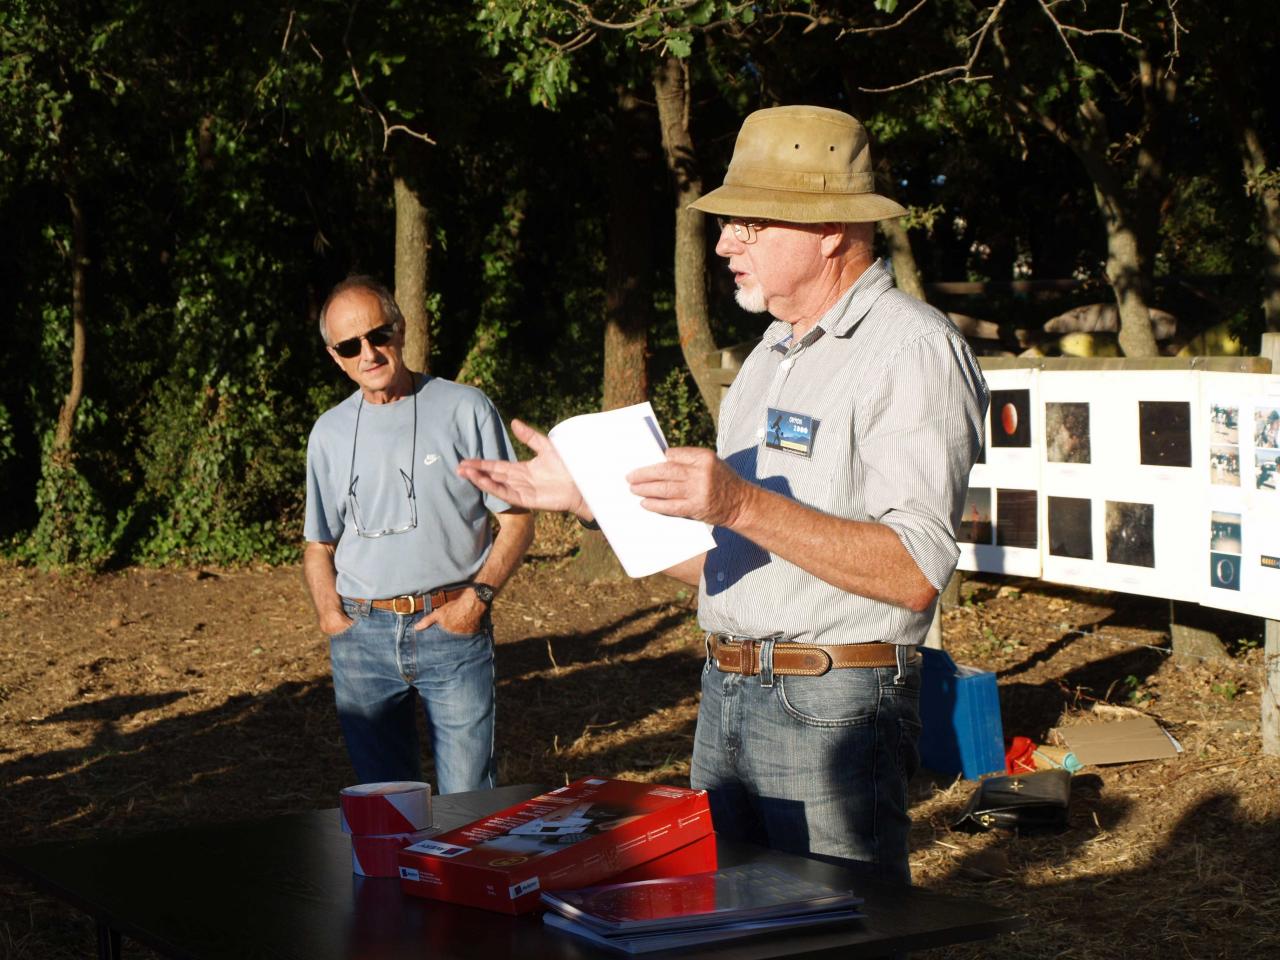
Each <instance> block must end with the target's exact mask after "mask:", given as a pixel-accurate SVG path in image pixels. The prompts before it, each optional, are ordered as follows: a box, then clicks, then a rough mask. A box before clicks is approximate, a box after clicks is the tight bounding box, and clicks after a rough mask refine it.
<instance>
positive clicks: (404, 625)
mask: <svg viewBox="0 0 1280 960" xmlns="http://www.w3.org/2000/svg"><path fill="white" fill-rule="evenodd" d="M342 609H343V610H344V611H345V612H346V614H347V616H349V617H351V618H352V620H353V623H352V624H351V626H350V627H349V628H347V629H346V630H344V631H343V632H342V633H338V634H335V635H334V636H332V637H330V638H329V661H330V663H331V664H332V665H333V692H334V699H335V700H336V701H337V705H338V721H339V723H341V725H342V736H343V739H344V740H345V741H346V744H347V754H348V756H350V758H351V765H352V766H353V767H355V771H356V779H357V781H358V782H359V783H374V782H377V781H382V780H421V779H422V758H421V749H420V747H419V744H418V728H417V723H416V719H415V713H414V711H415V705H414V700H415V699H416V697H415V693H416V694H417V696H420V697H421V698H422V705H423V708H424V709H425V711H426V715H427V723H428V726H429V727H430V730H431V752H432V755H433V757H434V760H435V771H436V791H437V792H438V793H456V792H458V791H461V790H480V789H484V788H491V787H493V786H494V758H493V726H494V722H493V717H494V669H493V631H492V627H491V626H490V625H489V623H488V622H487V621H486V623H485V624H484V626H483V627H482V628H481V630H480V632H479V633H474V634H466V635H463V634H456V633H448V632H447V631H445V630H442V629H441V628H440V627H439V626H436V625H432V626H430V627H428V628H427V629H425V630H423V631H421V632H419V631H417V630H414V629H413V625H414V624H415V623H417V622H418V621H419V620H421V619H422V617H423V614H421V613H417V614H413V615H411V616H401V615H399V614H396V613H392V612H391V611H390V610H376V609H373V608H372V607H371V606H370V605H369V603H368V602H365V603H356V602H354V601H351V600H347V599H345V598H344V599H343V601H342Z"/></svg>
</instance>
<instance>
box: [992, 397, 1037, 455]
mask: <svg viewBox="0 0 1280 960" xmlns="http://www.w3.org/2000/svg"><path fill="white" fill-rule="evenodd" d="M987 440H988V443H989V444H990V445H991V446H992V447H1029V446H1031V391H1030V390H992V391H991V432H990V435H989V436H988V437H987Z"/></svg>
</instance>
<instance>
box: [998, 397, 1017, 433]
mask: <svg viewBox="0 0 1280 960" xmlns="http://www.w3.org/2000/svg"><path fill="white" fill-rule="evenodd" d="M1000 425H1001V426H1002V427H1004V432H1005V433H1007V434H1009V435H1010V436H1013V433H1014V431H1016V430H1017V429H1018V408H1017V407H1015V406H1014V405H1013V404H1012V403H1006V404H1005V405H1004V406H1003V407H1002V408H1001V410H1000Z"/></svg>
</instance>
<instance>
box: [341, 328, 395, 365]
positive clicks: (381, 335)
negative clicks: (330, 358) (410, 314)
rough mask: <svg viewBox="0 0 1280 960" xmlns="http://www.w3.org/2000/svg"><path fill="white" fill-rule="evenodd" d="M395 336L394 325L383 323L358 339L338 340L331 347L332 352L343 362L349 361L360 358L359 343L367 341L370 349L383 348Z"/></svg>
mask: <svg viewBox="0 0 1280 960" xmlns="http://www.w3.org/2000/svg"><path fill="white" fill-rule="evenodd" d="M395 335H396V326H395V324H394V323H384V324H383V325H382V326H380V327H374V328H373V329H372V330H370V331H369V332H368V333H363V334H361V335H360V336H358V337H351V338H349V339H347V340H339V341H338V342H337V343H335V344H334V345H333V352H334V353H336V354H337V355H338V356H340V357H342V358H343V359H344V360H350V359H351V358H352V357H358V356H360V350H361V347H360V341H361V340H368V341H369V346H371V347H385V346H386V345H387V344H388V343H390V342H391V338H392V337H394V336H395Z"/></svg>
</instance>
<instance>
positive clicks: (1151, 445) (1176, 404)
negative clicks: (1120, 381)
mask: <svg viewBox="0 0 1280 960" xmlns="http://www.w3.org/2000/svg"><path fill="white" fill-rule="evenodd" d="M1138 442H1139V449H1140V451H1141V460H1140V462H1141V463H1142V464H1143V465H1144V466H1148V467H1189V466H1191V404H1190V403H1187V402H1186V401H1185V400H1139V401H1138Z"/></svg>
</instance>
